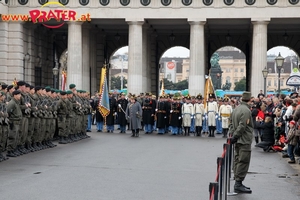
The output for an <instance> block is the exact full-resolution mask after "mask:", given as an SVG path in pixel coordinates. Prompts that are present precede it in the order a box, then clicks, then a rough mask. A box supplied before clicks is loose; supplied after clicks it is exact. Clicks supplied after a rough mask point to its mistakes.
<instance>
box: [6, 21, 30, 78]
mask: <svg viewBox="0 0 300 200" xmlns="http://www.w3.org/2000/svg"><path fill="white" fill-rule="evenodd" d="M7 44H8V55H7V58H8V59H7V82H8V84H11V83H12V81H13V80H14V78H16V79H17V80H23V79H24V73H25V71H26V66H27V61H24V56H25V54H26V53H27V49H24V39H23V24H22V23H21V22H9V24H8V43H7ZM23 61H24V62H23ZM24 69H25V70H24Z"/></svg>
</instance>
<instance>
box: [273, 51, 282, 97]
mask: <svg viewBox="0 0 300 200" xmlns="http://www.w3.org/2000/svg"><path fill="white" fill-rule="evenodd" d="M275 62H276V66H277V70H278V94H280V73H281V69H282V66H283V63H284V57H282V56H281V55H280V52H279V54H278V56H277V57H276V58H275Z"/></svg>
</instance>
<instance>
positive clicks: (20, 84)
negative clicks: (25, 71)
mask: <svg viewBox="0 0 300 200" xmlns="http://www.w3.org/2000/svg"><path fill="white" fill-rule="evenodd" d="M23 85H26V83H25V81H18V82H17V86H23Z"/></svg>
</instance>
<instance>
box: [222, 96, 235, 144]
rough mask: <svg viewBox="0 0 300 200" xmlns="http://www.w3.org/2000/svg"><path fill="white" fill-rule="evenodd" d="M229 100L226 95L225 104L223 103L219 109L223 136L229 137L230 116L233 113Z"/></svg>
mask: <svg viewBox="0 0 300 200" xmlns="http://www.w3.org/2000/svg"><path fill="white" fill-rule="evenodd" d="M229 100H230V99H229V98H228V97H225V98H224V100H223V105H221V106H220V109H219V116H221V119H222V130H223V138H227V133H228V126H229V117H230V115H231V113H232V107H231V106H230V105H229Z"/></svg>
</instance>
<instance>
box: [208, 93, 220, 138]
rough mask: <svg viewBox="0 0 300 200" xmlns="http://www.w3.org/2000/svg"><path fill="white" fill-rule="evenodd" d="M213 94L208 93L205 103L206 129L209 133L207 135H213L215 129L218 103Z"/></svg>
mask: <svg viewBox="0 0 300 200" xmlns="http://www.w3.org/2000/svg"><path fill="white" fill-rule="evenodd" d="M215 98H216V97H215V94H213V93H210V94H209V102H208V103H207V111H206V113H207V116H208V120H207V121H208V130H209V135H208V137H215V130H216V116H217V113H218V104H217V102H216V101H214V99H215Z"/></svg>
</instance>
